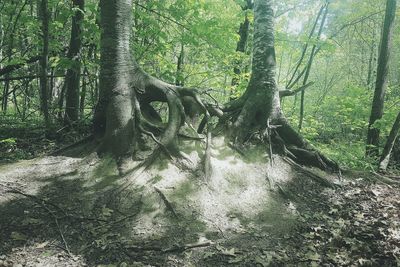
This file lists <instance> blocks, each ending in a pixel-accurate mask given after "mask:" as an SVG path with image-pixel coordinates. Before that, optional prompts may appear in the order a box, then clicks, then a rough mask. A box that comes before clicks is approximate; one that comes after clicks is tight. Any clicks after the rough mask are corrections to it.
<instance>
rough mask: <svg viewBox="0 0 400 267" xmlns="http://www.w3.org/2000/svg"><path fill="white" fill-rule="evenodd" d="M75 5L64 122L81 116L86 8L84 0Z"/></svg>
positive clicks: (79, 0)
mask: <svg viewBox="0 0 400 267" xmlns="http://www.w3.org/2000/svg"><path fill="white" fill-rule="evenodd" d="M72 3H73V7H74V8H77V9H76V11H75V14H74V16H73V17H72V29H71V39H70V44H69V50H68V55H67V57H68V58H69V59H70V60H71V61H72V66H71V67H70V68H69V69H68V70H67V75H66V77H65V83H66V104H65V106H66V109H65V117H64V123H65V124H69V123H71V122H74V121H76V120H78V118H79V83H80V74H81V59H80V56H81V55H80V51H81V47H82V21H83V16H84V14H83V12H84V8H85V1H84V0H73V1H72Z"/></svg>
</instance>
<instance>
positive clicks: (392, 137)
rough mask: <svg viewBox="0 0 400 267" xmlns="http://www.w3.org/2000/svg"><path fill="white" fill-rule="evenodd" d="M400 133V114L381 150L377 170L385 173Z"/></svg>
mask: <svg viewBox="0 0 400 267" xmlns="http://www.w3.org/2000/svg"><path fill="white" fill-rule="evenodd" d="M399 131H400V112H399V114H398V115H397V118H396V120H395V122H394V124H393V127H392V130H391V131H390V134H389V137H388V139H387V141H386V145H385V148H384V149H383V152H382V156H381V158H380V160H379V170H380V171H386V169H387V166H388V165H389V161H390V155H391V154H392V150H393V147H394V144H395V142H396V139H397V137H398V135H399Z"/></svg>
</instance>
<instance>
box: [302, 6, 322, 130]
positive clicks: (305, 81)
mask: <svg viewBox="0 0 400 267" xmlns="http://www.w3.org/2000/svg"><path fill="white" fill-rule="evenodd" d="M328 8H329V2H327V4H326V6H325V11H324V16H323V17H322V21H321V25H320V27H319V31H318V35H317V41H319V39H320V38H321V34H322V30H323V29H324V26H325V22H326V17H327V15H328V10H329V9H328ZM316 49H317V44H314V45H313V48H312V50H311V54H310V59H309V60H308V63H307V66H306V71H305V74H304V79H303V86H304V85H306V84H307V82H308V78H309V76H310V72H311V67H312V63H313V61H314V57H315V54H316ZM304 101H305V90H303V91H301V97H300V117H299V130H301V129H302V128H303V121H304V104H305V103H304Z"/></svg>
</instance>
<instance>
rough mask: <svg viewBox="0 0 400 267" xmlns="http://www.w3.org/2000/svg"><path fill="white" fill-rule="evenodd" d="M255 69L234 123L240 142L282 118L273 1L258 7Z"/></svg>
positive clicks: (256, 7)
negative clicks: (276, 70)
mask: <svg viewBox="0 0 400 267" xmlns="http://www.w3.org/2000/svg"><path fill="white" fill-rule="evenodd" d="M253 43H254V44H253V46H254V48H253V65H252V74H251V78H250V81H249V85H248V87H247V89H246V92H245V93H244V95H243V96H242V97H241V98H240V99H239V101H244V104H243V106H242V108H241V110H240V113H239V116H238V117H237V119H236V120H235V122H234V125H233V127H234V129H233V135H234V138H235V140H236V142H239V143H242V142H244V141H246V140H247V139H248V138H249V137H250V136H251V135H252V134H253V133H255V132H257V131H260V130H261V131H262V130H264V129H266V127H267V124H268V119H269V118H279V117H280V116H281V115H280V114H281V109H280V103H279V91H278V88H277V86H276V82H275V66H276V59H275V47H274V12H273V9H272V1H270V0H267V1H255V3H254V40H253Z"/></svg>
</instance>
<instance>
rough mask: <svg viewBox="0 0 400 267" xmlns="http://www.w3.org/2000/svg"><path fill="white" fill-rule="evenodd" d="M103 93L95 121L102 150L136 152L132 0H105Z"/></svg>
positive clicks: (101, 5)
mask: <svg viewBox="0 0 400 267" xmlns="http://www.w3.org/2000/svg"><path fill="white" fill-rule="evenodd" d="M100 17H101V21H100V24H101V29H102V31H101V40H100V47H101V51H100V55H101V56H100V84H99V86H100V88H99V90H100V92H99V94H100V95H99V103H98V105H97V107H96V114H95V118H94V120H95V121H94V127H95V129H94V130H95V134H96V135H97V136H98V137H103V145H102V149H103V150H105V151H108V152H111V153H113V154H115V155H118V156H121V155H124V154H126V153H128V152H129V151H130V150H131V149H132V144H133V141H134V131H135V130H134V128H135V127H134V126H135V120H134V116H135V115H136V114H135V108H134V104H133V103H134V101H133V100H134V99H135V94H134V90H131V89H132V87H133V86H138V84H137V83H135V82H134V74H135V73H136V72H137V69H135V68H137V64H134V62H133V59H132V57H131V53H130V49H129V41H130V37H131V36H130V35H131V19H132V0H115V1H109V0H101V1H100Z"/></svg>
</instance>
